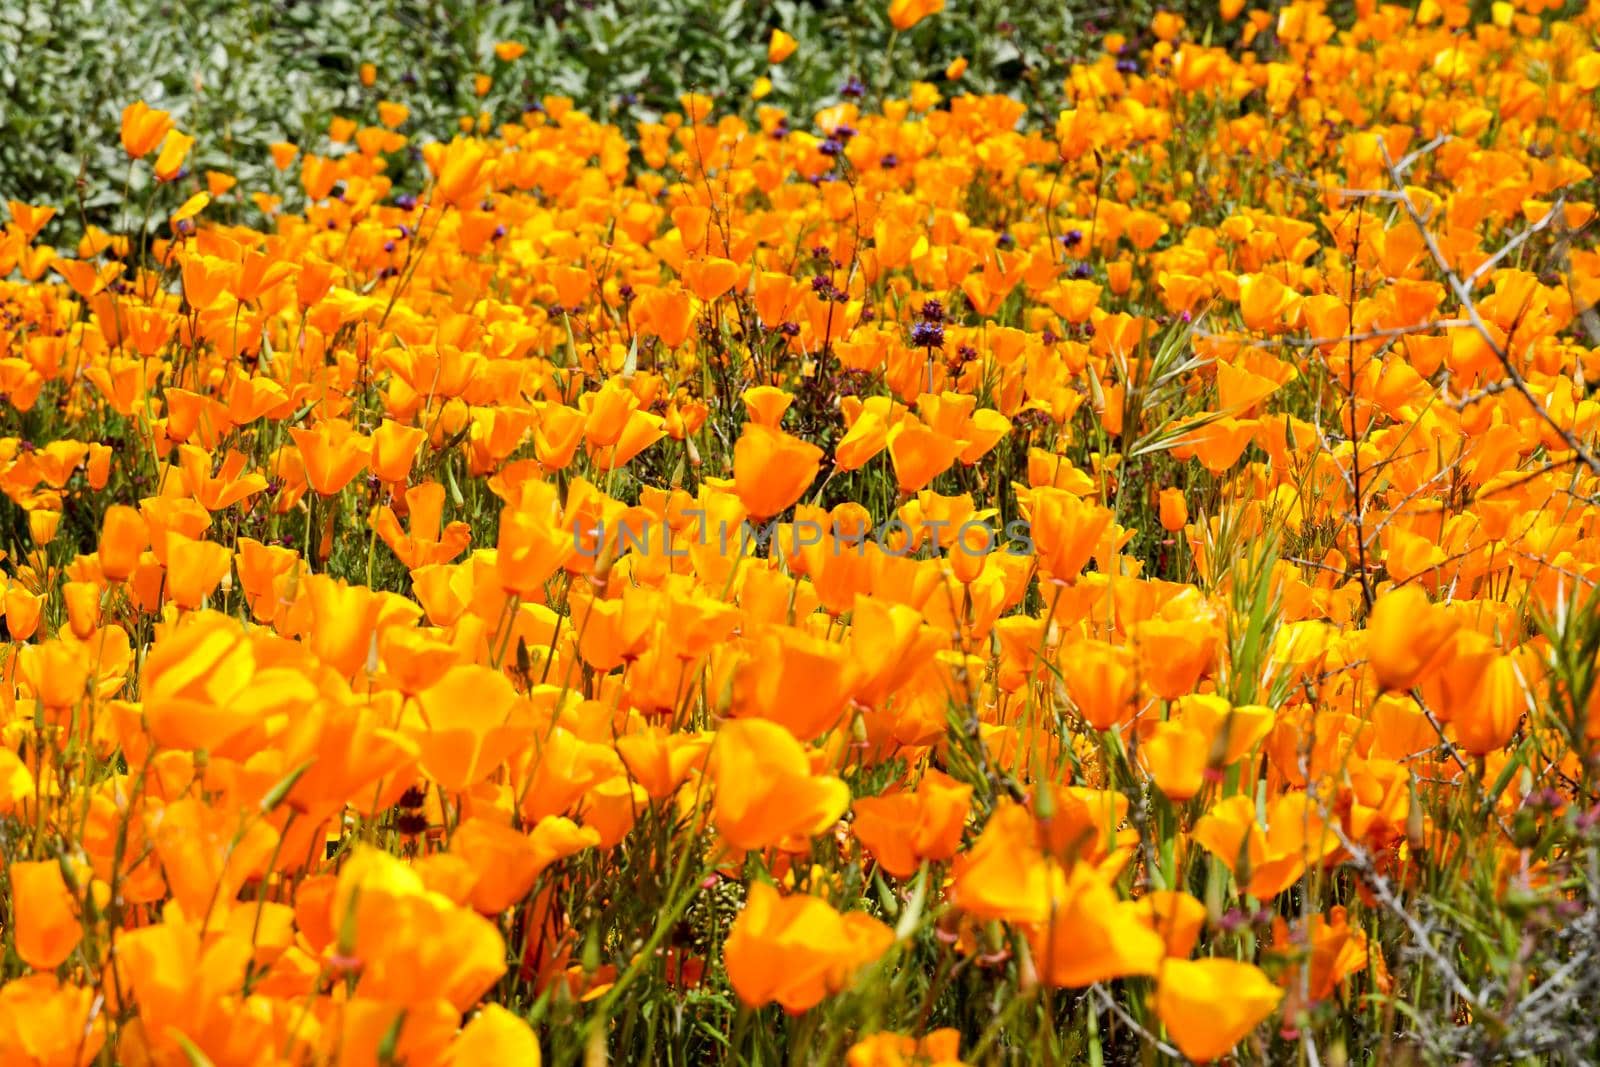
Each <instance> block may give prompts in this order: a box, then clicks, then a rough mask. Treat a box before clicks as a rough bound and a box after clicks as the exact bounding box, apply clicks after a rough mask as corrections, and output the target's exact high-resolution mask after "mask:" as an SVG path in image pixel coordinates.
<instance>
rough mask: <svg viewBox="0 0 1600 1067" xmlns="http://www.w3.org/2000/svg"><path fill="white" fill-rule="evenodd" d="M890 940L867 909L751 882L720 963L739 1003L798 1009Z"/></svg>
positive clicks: (846, 980)
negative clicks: (838, 906) (845, 909)
mask: <svg viewBox="0 0 1600 1067" xmlns="http://www.w3.org/2000/svg"><path fill="white" fill-rule="evenodd" d="M893 943H894V931H893V930H891V929H889V927H887V926H885V925H884V924H883V923H881V922H879V921H878V920H877V919H874V918H872V917H871V916H869V915H865V914H863V913H861V912H849V913H846V914H844V915H840V914H839V913H838V912H836V911H834V910H833V909H832V908H831V907H829V906H828V904H827V902H826V901H823V900H820V899H818V898H817V897H812V896H805V895H797V896H788V897H785V896H779V894H778V891H777V890H776V889H774V888H773V887H772V886H770V885H768V884H767V883H766V882H756V883H754V884H753V885H751V886H750V892H749V895H748V897H747V899H746V901H745V906H744V908H743V910H741V911H740V912H739V917H738V918H737V919H735V920H734V922H733V929H731V930H730V931H729V932H728V940H727V942H726V943H725V944H724V945H723V950H722V952H723V965H724V966H725V967H726V968H727V971H728V981H729V982H731V983H732V984H733V990H734V992H735V993H737V994H738V995H739V999H740V1000H742V1001H743V1002H744V1003H746V1004H748V1005H750V1006H752V1007H761V1006H762V1005H765V1004H770V1003H772V1002H773V1001H776V1002H777V1003H779V1004H781V1005H782V1006H783V1009H784V1010H785V1011H787V1012H789V1013H790V1014H795V1015H798V1014H800V1013H801V1012H805V1011H809V1010H810V1009H811V1008H814V1007H816V1006H817V1005H818V1004H820V1003H821V1002H822V1001H823V999H824V998H825V997H827V996H829V995H830V994H833V993H837V992H839V991H841V990H843V989H845V988H846V987H848V986H849V985H850V983H851V982H852V981H853V980H854V978H855V975H856V972H857V971H859V970H860V969H861V968H862V967H864V966H866V965H867V964H869V963H871V962H872V961H873V960H875V959H877V958H878V957H879V956H881V955H883V953H884V952H885V951H887V949H888V948H889V946H890V945H891V944H893Z"/></svg>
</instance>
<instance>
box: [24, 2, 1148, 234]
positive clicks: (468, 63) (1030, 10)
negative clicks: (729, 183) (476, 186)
mask: <svg viewBox="0 0 1600 1067" xmlns="http://www.w3.org/2000/svg"><path fill="white" fill-rule="evenodd" d="M886 12H887V4H880V3H858V2H854V0H807V2H801V0H772V2H761V0H732V2H728V3H713V2H710V0H655V2H651V3H644V2H641V0H606V2H602V3H582V4H579V3H562V2H555V3H540V4H534V5H526V6H524V5H518V4H506V3H485V2H479V3H470V2H463V0H420V2H407V3H403V4H402V3H396V2H393V0H391V2H388V3H377V4H369V3H361V2H357V0H319V2H316V3H312V2H308V0H281V2H279V0H271V2H269V0H247V2H242V3H234V2H228V0H176V2H174V0H59V2H57V0H14V2H13V3H10V4H7V5H0V192H3V193H4V195H6V196H9V197H16V198H18V199H21V200H24V201H27V202H36V203H53V204H57V205H63V206H75V202H76V201H77V200H78V199H79V198H80V196H81V200H82V206H83V208H84V211H85V213H86V215H87V218H88V220H89V221H94V222H99V223H101V224H105V223H106V222H107V221H108V219H109V218H110V213H111V210H112V207H113V205H116V204H118V203H120V202H121V201H122V194H123V187H124V184H125V182H126V181H127V173H128V168H127V167H126V157H125V156H124V155H123V153H122V149H121V146H120V144H119V142H118V137H117V130H118V121H119V116H120V112H121V109H122V107H123V106H125V105H126V104H128V103H130V102H132V101H134V100H137V99H143V100H145V101H146V102H148V103H149V104H150V105H151V106H153V107H160V108H164V109H167V110H169V111H171V112H172V113H173V114H174V116H175V117H176V119H177V121H178V123H179V125H180V127H181V128H182V129H184V130H186V131H188V132H190V133H193V134H195V135H197V138H198V140H197V143H196V145H195V149H194V151H193V153H192V155H191V158H190V161H189V167H190V169H191V171H193V172H195V173H200V172H202V171H204V170H207V169H214V170H220V171H224V172H227V173H230V174H233V175H235V176H236V177H238V178H239V179H240V184H241V188H242V189H244V190H246V191H257V190H262V191H282V189H283V188H284V187H285V186H286V185H287V184H289V183H290V182H291V181H292V179H293V177H294V172H293V171H291V172H290V175H289V176H287V177H286V176H284V175H279V174H277V173H276V172H275V171H274V170H273V168H272V164H271V160H270V157H269V153H268V146H269V145H271V144H272V143H273V142H275V141H290V142H294V143H297V144H304V145H307V146H315V145H317V144H318V141H317V138H319V137H320V136H322V135H323V134H325V133H326V131H327V128H328V122H329V120H330V119H331V118H332V117H333V116H335V115H350V116H353V117H357V118H360V119H362V120H364V121H373V120H374V117H375V116H374V110H373V108H374V104H375V103H376V101H377V100H380V99H392V100H397V101H400V102H402V103H405V104H406V105H408V106H409V107H410V108H411V113H412V116H413V118H412V122H411V123H410V125H409V126H408V127H407V129H408V130H421V131H426V136H430V137H438V136H449V134H450V132H451V131H452V130H454V129H455V128H456V127H457V123H458V122H460V121H461V120H462V119H463V118H464V117H465V118H476V117H477V116H478V115H479V114H480V113H487V114H489V115H490V116H491V118H492V120H493V121H499V120H504V119H509V118H513V117H514V116H515V115H516V114H518V113H519V112H520V111H521V110H522V108H524V107H527V106H532V105H534V104H535V103H536V102H538V101H540V100H541V99H542V98H543V97H544V96H546V95H550V94H554V95H560V96H567V97H570V98H572V99H573V100H574V101H575V102H576V104H577V106H578V107H580V108H582V109H584V110H586V111H588V112H589V113H591V114H593V115H595V116H597V117H603V118H606V119H608V120H611V121H616V122H619V123H620V124H622V125H623V126H624V127H626V126H628V125H631V123H632V122H634V121H649V120H653V119H655V118H657V117H658V116H659V115H660V114H661V113H662V112H664V111H667V110H670V109H674V108H676V107H677V106H678V105H677V99H678V97H679V95H680V94H682V93H684V92H688V91H691V90H693V91H700V92H705V93H709V94H711V95H713V96H716V97H718V98H720V100H721V107H722V108H723V109H724V110H743V111H745V112H750V111H752V110H753V107H754V102H753V101H752V100H751V99H750V87H751V86H752V84H753V83H754V82H755V81H756V79H757V78H759V77H761V76H763V75H767V76H770V77H771V79H772V82H773V92H772V94H771V96H770V97H768V98H767V101H766V102H767V103H770V104H773V105H775V106H779V107H784V108H787V109H790V110H792V111H793V112H795V113H796V114H799V115H805V114H807V113H808V112H809V111H811V110H813V109H815V108H818V107H821V106H824V105H826V104H829V103H832V102H835V101H837V100H838V99H840V97H839V90H840V89H841V88H842V87H843V85H844V84H845V82H846V80H847V79H848V78H850V77H851V76H855V77H858V78H860V79H861V81H862V83H863V84H864V86H865V88H866V89H867V92H868V94H869V98H875V97H878V96H879V95H881V94H882V93H883V92H884V91H886V90H888V89H889V88H890V87H891V86H892V87H894V88H895V90H896V91H903V89H904V87H905V86H907V85H909V84H910V83H911V82H912V81H914V80H933V81H937V80H941V79H942V78H943V75H944V69H945V67H946V66H947V65H948V64H949V62H950V61H951V60H953V59H955V58H956V57H957V56H966V57H967V58H968V60H969V62H970V64H971V66H970V69H969V70H968V71H967V73H966V75H965V77H964V79H963V85H964V87H968V88H971V89H972V90H974V91H1004V92H1010V93H1012V94H1013V95H1016V96H1018V98H1020V99H1023V100H1025V101H1027V102H1028V103H1029V105H1030V107H1031V108H1033V109H1034V110H1036V111H1037V112H1038V113H1039V114H1042V115H1045V116H1049V115H1052V114H1053V109H1055V108H1058V107H1059V106H1060V99H1061V82H1062V78H1063V77H1064V75H1065V73H1066V71H1067V69H1068V66H1069V64H1070V62H1071V60H1072V59H1073V57H1074V54H1075V51H1076V50H1081V48H1082V47H1083V46H1082V43H1081V42H1082V38H1081V36H1080V34H1079V33H1078V28H1077V24H1076V21H1075V19H1074V17H1073V14H1072V5H1060V6H1057V5H1036V4H1030V3H1022V2H1018V0H965V2H960V0H957V2H954V3H952V4H951V6H950V9H949V10H948V11H947V12H946V13H945V14H943V15H941V16H939V17H936V18H931V19H928V20H925V21H924V22H923V23H921V24H920V25H918V26H915V27H913V28H912V29H911V30H910V31H908V32H907V33H905V34H900V35H895V34H894V32H893V30H892V28H891V27H890V25H889V22H888V16H887V14H886ZM1136 17H1137V13H1136V12H1134V11H1131V10H1130V11H1129V12H1126V13H1123V14H1120V15H1118V16H1117V18H1119V19H1123V18H1126V19H1128V20H1129V21H1130V22H1132V21H1133V20H1134V19H1135V18H1136ZM776 27H782V28H783V29H784V30H785V31H786V32H788V33H790V34H792V35H794V36H795V37H796V38H797V40H798V41H799V50H798V51H797V52H796V54H795V55H794V56H793V57H792V58H790V59H789V60H788V61H787V62H786V63H784V64H782V65H780V66H778V67H776V68H773V67H769V65H768V63H767V56H766V42H767V38H768V36H769V35H770V33H771V31H772V29H774V28H776ZM891 37H895V38H896V40H895V47H894V49H893V52H892V53H891V54H890V56H889V58H888V60H887V61H886V60H885V45H886V43H887V42H888V41H889V40H890V38H891ZM507 40H515V41H519V42H521V43H522V44H524V45H525V46H526V47H527V49H528V51H527V53H526V54H525V55H523V56H522V57H521V58H519V59H517V60H515V61H513V62H509V63H507V62H502V61H500V60H498V59H496V58H495V55H494V45H495V43H496V42H498V41H507ZM363 63H371V64H373V66H374V67H375V68H376V74H377V76H376V80H375V82H374V84H373V85H372V86H371V87H370V88H368V87H364V86H363V85H362V84H361V80H360V77H359V71H360V68H361V65H362V64H363ZM480 73H482V74H488V75H491V76H492V77H493V79H494V83H493V86H492V88H491V89H490V90H489V92H488V93H487V94H486V95H485V96H484V97H482V98H481V99H480V98H479V97H478V96H477V95H476V93H475V91H474V85H473V80H474V75H476V74H480ZM398 162H400V163H401V164H402V165H403V164H404V163H405V162H406V161H405V160H401V161H398ZM397 178H398V179H399V180H400V181H401V183H402V185H403V184H404V174H403V173H402V174H400V175H397ZM135 180H136V181H138V180H142V179H137V178H136V179H135Z"/></svg>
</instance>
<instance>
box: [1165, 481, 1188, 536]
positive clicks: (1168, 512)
mask: <svg viewBox="0 0 1600 1067" xmlns="http://www.w3.org/2000/svg"><path fill="white" fill-rule="evenodd" d="M1188 521H1189V506H1188V504H1187V503H1186V502H1185V501H1184V499H1183V490H1181V489H1163V490H1161V528H1162V529H1163V530H1165V531H1167V532H1168V533H1177V532H1178V531H1179V530H1181V529H1183V528H1184V526H1185V525H1186V524H1187V523H1188Z"/></svg>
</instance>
